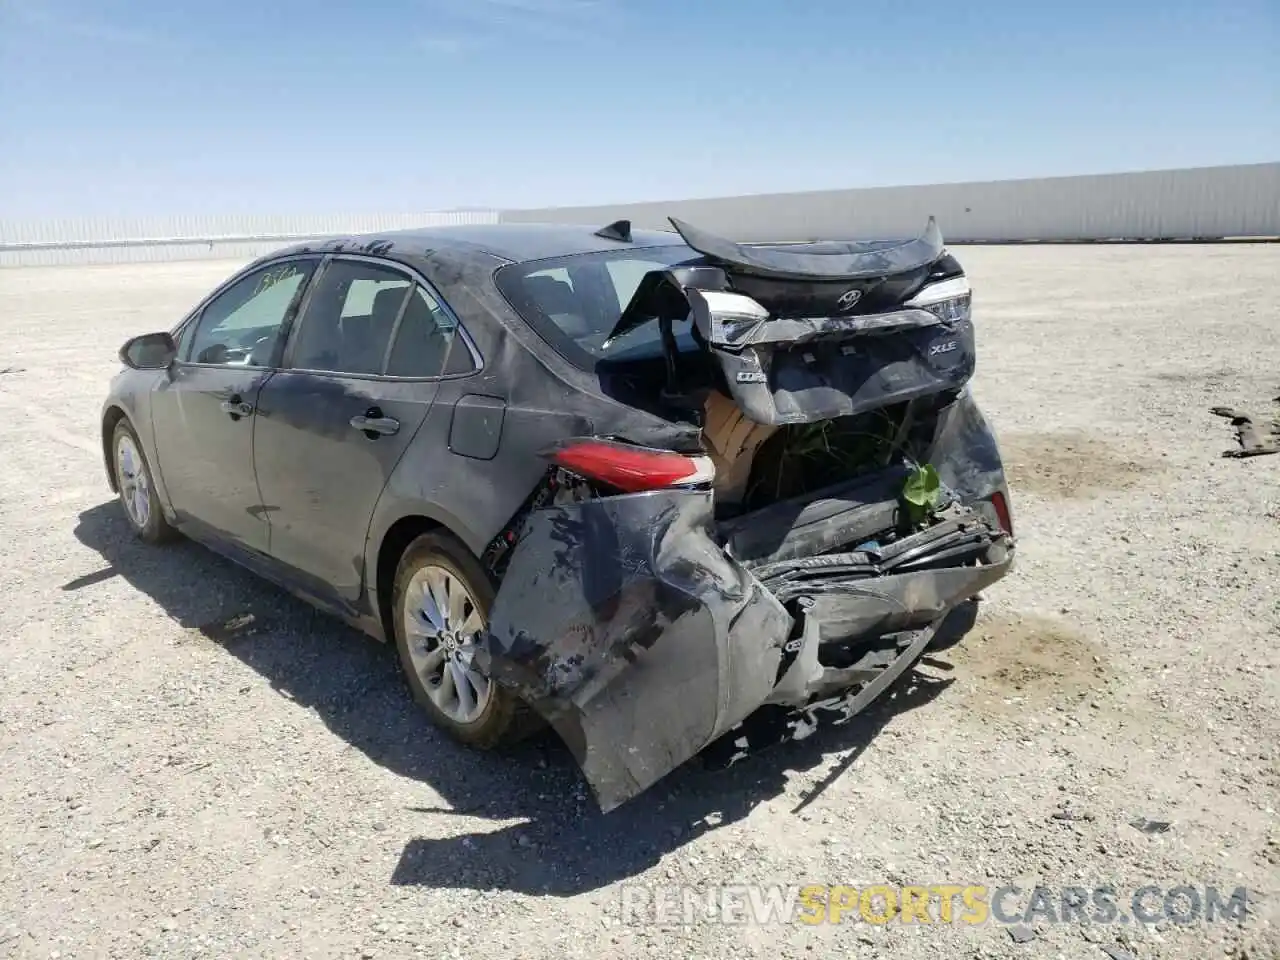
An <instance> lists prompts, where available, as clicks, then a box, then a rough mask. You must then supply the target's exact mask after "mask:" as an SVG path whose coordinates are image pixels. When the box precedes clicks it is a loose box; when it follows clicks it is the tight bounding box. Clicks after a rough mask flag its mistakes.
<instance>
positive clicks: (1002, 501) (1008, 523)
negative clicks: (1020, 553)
mask: <svg viewBox="0 0 1280 960" xmlns="http://www.w3.org/2000/svg"><path fill="white" fill-rule="evenodd" d="M991 506H993V507H995V510H996V518H997V519H998V520H999V521H1000V527H1001V529H1002V530H1004V532H1005V533H1007V534H1008V535H1009V536H1011V537H1012V536H1013V515H1012V514H1011V513H1010V512H1009V500H1008V498H1007V497H1006V496H1005V495H1004V494H1003V493H1002V492H1001V491H999V490H997V491H996V492H995V493H993V494H992V495H991Z"/></svg>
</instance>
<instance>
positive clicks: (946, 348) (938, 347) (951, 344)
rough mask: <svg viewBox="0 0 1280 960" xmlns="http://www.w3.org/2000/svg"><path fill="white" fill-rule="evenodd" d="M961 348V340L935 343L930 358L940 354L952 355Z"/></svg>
mask: <svg viewBox="0 0 1280 960" xmlns="http://www.w3.org/2000/svg"><path fill="white" fill-rule="evenodd" d="M958 346H960V341H959V340H948V341H947V342H946V343H935V344H934V345H933V346H931V347H930V348H929V356H931V357H936V356H938V354H940V353H951V352H952V351H953V350H955V349H956V347H958Z"/></svg>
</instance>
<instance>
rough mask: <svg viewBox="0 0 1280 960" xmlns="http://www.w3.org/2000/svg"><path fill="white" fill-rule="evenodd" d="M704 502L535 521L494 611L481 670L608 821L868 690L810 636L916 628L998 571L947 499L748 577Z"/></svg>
mask: <svg viewBox="0 0 1280 960" xmlns="http://www.w3.org/2000/svg"><path fill="white" fill-rule="evenodd" d="M712 500H713V494H712V493H710V492H709V491H697V490H663V491H659V492H652V493H642V494H631V495H625V496H616V497H605V498H601V499H593V500H588V501H584V502H579V503H571V504H560V505H556V506H551V507H547V508H544V509H541V510H538V511H536V512H535V513H533V514H532V515H531V516H530V517H529V520H528V523H527V526H526V527H525V532H524V534H523V536H522V537H521V539H520V541H519V543H518V544H517V545H516V548H515V549H514V551H512V554H511V559H510V564H509V566H508V567H507V569H506V572H505V577H504V580H503V583H502V587H501V589H500V590H499V592H498V596H497V600H496V601H495V604H494V607H493V610H492V612H491V620H490V630H489V634H488V635H487V637H486V638H485V640H484V641H483V643H482V645H481V650H480V652H479V654H478V656H477V662H478V664H479V665H480V666H481V668H482V669H484V670H486V671H487V672H488V673H489V675H490V676H492V677H494V678H495V679H496V680H497V681H498V682H500V683H503V684H505V685H507V686H509V687H511V688H513V689H515V690H516V691H517V692H518V693H519V694H520V695H521V696H522V697H523V698H525V699H526V700H527V701H528V702H529V703H530V704H531V705H532V706H533V707H534V709H535V710H536V711H537V712H538V713H539V714H540V715H541V716H542V717H544V718H545V719H546V720H547V721H548V722H549V723H550V724H551V725H552V726H553V727H554V728H555V729H556V731H557V732H558V733H559V734H560V735H561V737H562V738H563V739H564V741H565V743H566V744H568V746H569V748H570V749H571V750H572V751H573V753H574V756H575V758H576V759H577V761H578V763H579V765H580V766H581V767H582V770H583V773H584V775H585V776H586V779H587V781H588V782H589V783H590V784H591V786H592V789H593V790H594V791H595V794H596V797H597V799H598V800H599V802H600V805H601V807H602V809H604V810H606V811H607V810H610V809H612V808H613V807H615V806H617V805H618V804H620V803H622V802H624V801H625V800H627V799H629V798H630V797H632V796H634V795H635V794H637V793H639V792H641V791H642V790H644V789H646V788H647V787H649V786H650V785H652V784H653V783H654V782H656V781H657V780H658V779H660V778H661V777H663V776H665V775H666V774H667V773H669V772H670V771H671V770H673V769H675V768H676V767H677V766H679V765H680V764H682V763H684V762H685V761H686V760H688V759H689V758H691V757H692V756H694V755H695V754H697V753H698V752H700V751H701V750H702V749H703V748H704V747H706V746H708V745H709V744H711V743H712V742H714V741H715V740H717V739H718V738H719V737H721V736H722V735H723V734H724V733H725V732H726V731H727V730H729V729H731V728H733V727H734V726H735V725H737V724H738V723H740V722H742V721H743V720H745V719H746V718H747V717H748V716H749V715H751V714H752V713H753V712H754V711H756V710H757V709H759V708H760V707H761V706H763V705H765V704H767V703H775V704H777V703H782V704H789V705H792V706H797V707H803V706H805V705H806V704H808V702H809V701H810V700H812V699H813V698H814V697H826V696H829V695H833V694H834V692H837V691H839V690H841V689H847V688H850V687H851V686H857V685H859V684H861V683H865V682H866V681H867V679H868V675H867V674H866V673H865V671H862V672H859V670H858V669H851V668H847V667H832V666H824V665H823V664H822V663H821V662H820V660H819V648H820V646H821V645H822V644H825V643H828V642H832V641H846V640H850V639H851V638H853V639H856V638H858V637H865V638H871V639H874V638H875V637H876V636H879V635H881V634H885V633H891V632H902V631H907V630H913V629H919V628H921V627H922V626H927V625H928V624H930V623H932V622H934V621H935V620H937V619H939V618H940V617H942V616H943V615H945V614H946V613H947V611H948V610H950V609H951V607H953V606H955V605H956V604H957V603H959V602H962V601H964V600H967V599H968V598H970V597H972V596H973V595H974V594H976V593H977V592H978V591H980V590H981V589H982V588H984V587H985V586H987V585H988V584H990V583H992V582H994V581H995V580H997V579H999V577H1000V576H1002V575H1003V573H1004V572H1005V570H1006V569H1007V564H1008V553H1007V550H1006V549H1005V546H1004V538H1003V534H1001V533H1000V532H999V531H997V530H994V529H992V528H991V527H990V526H989V525H987V524H986V523H985V522H983V520H982V519H981V518H980V517H979V516H978V515H977V514H975V513H973V512H972V511H968V510H964V509H963V508H958V507H957V508H956V516H954V517H952V518H951V519H947V520H943V521H942V522H940V523H938V524H936V525H934V526H933V527H931V528H930V529H928V530H925V531H923V532H921V533H918V534H915V535H913V536H909V537H905V538H903V539H901V540H898V541H896V542H894V543H893V544H890V545H889V546H887V547H884V548H878V547H874V546H868V547H866V548H864V549H863V550H860V551H856V552H854V553H850V554H837V555H832V556H818V557H808V558H800V559H793V560H786V561H780V562H773V563H769V564H764V565H759V566H756V567H755V568H754V569H748V568H747V567H745V566H743V565H741V564H739V563H738V562H736V561H735V560H733V559H731V558H730V557H729V556H728V555H726V553H725V552H724V550H723V549H722V548H721V547H720V546H719V545H718V544H717V542H716V541H715V539H713V526H712ZM975 563H976V564H977V565H973V564H975ZM961 564H970V565H965V566H962V565H961ZM789 600H796V601H797V602H798V603H799V605H800V606H799V607H798V608H797V609H800V610H803V611H804V614H803V616H804V631H803V636H802V637H801V638H800V641H799V645H798V647H797V646H796V645H795V641H792V640H791V639H790V638H791V636H792V633H793V618H792V616H791V614H789V613H788V612H787V609H786V608H785V607H784V605H783V604H784V603H785V602H787V601H789ZM788 651H791V652H790V654H789V653H788Z"/></svg>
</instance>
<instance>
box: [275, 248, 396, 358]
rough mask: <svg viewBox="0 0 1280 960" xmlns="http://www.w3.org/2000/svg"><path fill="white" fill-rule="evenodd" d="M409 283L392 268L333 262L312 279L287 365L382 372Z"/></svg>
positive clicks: (350, 262)
mask: <svg viewBox="0 0 1280 960" xmlns="http://www.w3.org/2000/svg"><path fill="white" fill-rule="evenodd" d="M412 286H413V283H412V281H411V280H410V279H409V278H408V277H407V276H406V275H405V274H403V273H401V272H400V271H398V270H393V269H392V268H390V267H382V266H378V265H377V264H372V263H365V262H363V261H358V260H334V261H332V262H330V263H329V265H328V266H327V267H325V269H324V272H323V273H322V274H321V275H320V277H319V279H318V280H317V281H316V287H315V291H314V292H313V293H312V294H311V299H310V301H309V302H308V304H307V310H306V313H305V314H304V315H303V316H302V319H301V321H300V322H299V325H298V332H297V334H296V337H295V340H294V344H293V347H292V348H291V351H290V358H289V366H291V367H293V368H295V369H298V370H328V371H333V372H335V373H352V374H378V373H381V372H382V365H383V360H384V359H385V357H386V354H387V345H388V344H390V343H391V334H392V332H393V331H394V330H395V326H396V320H397V319H398V318H399V317H400V313H401V310H402V309H403V308H405V300H406V297H408V295H409V292H410V289H411V288H412Z"/></svg>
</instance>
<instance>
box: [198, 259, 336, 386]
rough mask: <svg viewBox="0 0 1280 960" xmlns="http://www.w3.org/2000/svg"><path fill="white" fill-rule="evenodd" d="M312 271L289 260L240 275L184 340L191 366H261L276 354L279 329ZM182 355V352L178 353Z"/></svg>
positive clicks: (310, 265)
mask: <svg viewBox="0 0 1280 960" xmlns="http://www.w3.org/2000/svg"><path fill="white" fill-rule="evenodd" d="M314 271H315V261H314V260H288V261H286V262H284V263H277V264H272V265H270V266H266V267H263V268H262V269H260V270H255V271H254V272H253V273H250V274H248V275H247V276H245V277H242V278H241V279H239V280H238V281H236V282H235V283H234V284H232V285H231V286H230V287H228V288H227V289H226V290H224V291H223V292H222V293H220V294H218V296H216V297H214V299H213V300H211V301H209V303H208V304H207V305H206V306H205V308H204V310H203V311H201V313H200V317H199V319H198V320H197V321H196V322H195V324H194V327H195V329H194V331H193V332H192V333H191V334H190V336H189V337H188V335H187V332H186V331H184V332H183V337H182V339H183V341H184V348H185V341H187V340H188V339H189V340H190V343H191V346H190V353H189V354H188V359H190V360H191V361H192V362H194V363H216V364H230V365H233V366H245V367H265V366H268V365H270V363H271V360H272V357H273V356H274V354H275V348H276V344H277V343H278V342H279V339H280V331H281V330H282V329H283V327H284V322H285V319H286V318H287V317H288V315H289V311H290V310H291V309H292V308H293V305H294V304H295V303H296V302H297V300H298V297H299V295H300V294H301V292H302V288H303V287H304V286H306V283H307V280H308V279H310V277H311V274H312V273H313V272H314ZM179 355H181V354H179Z"/></svg>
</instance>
